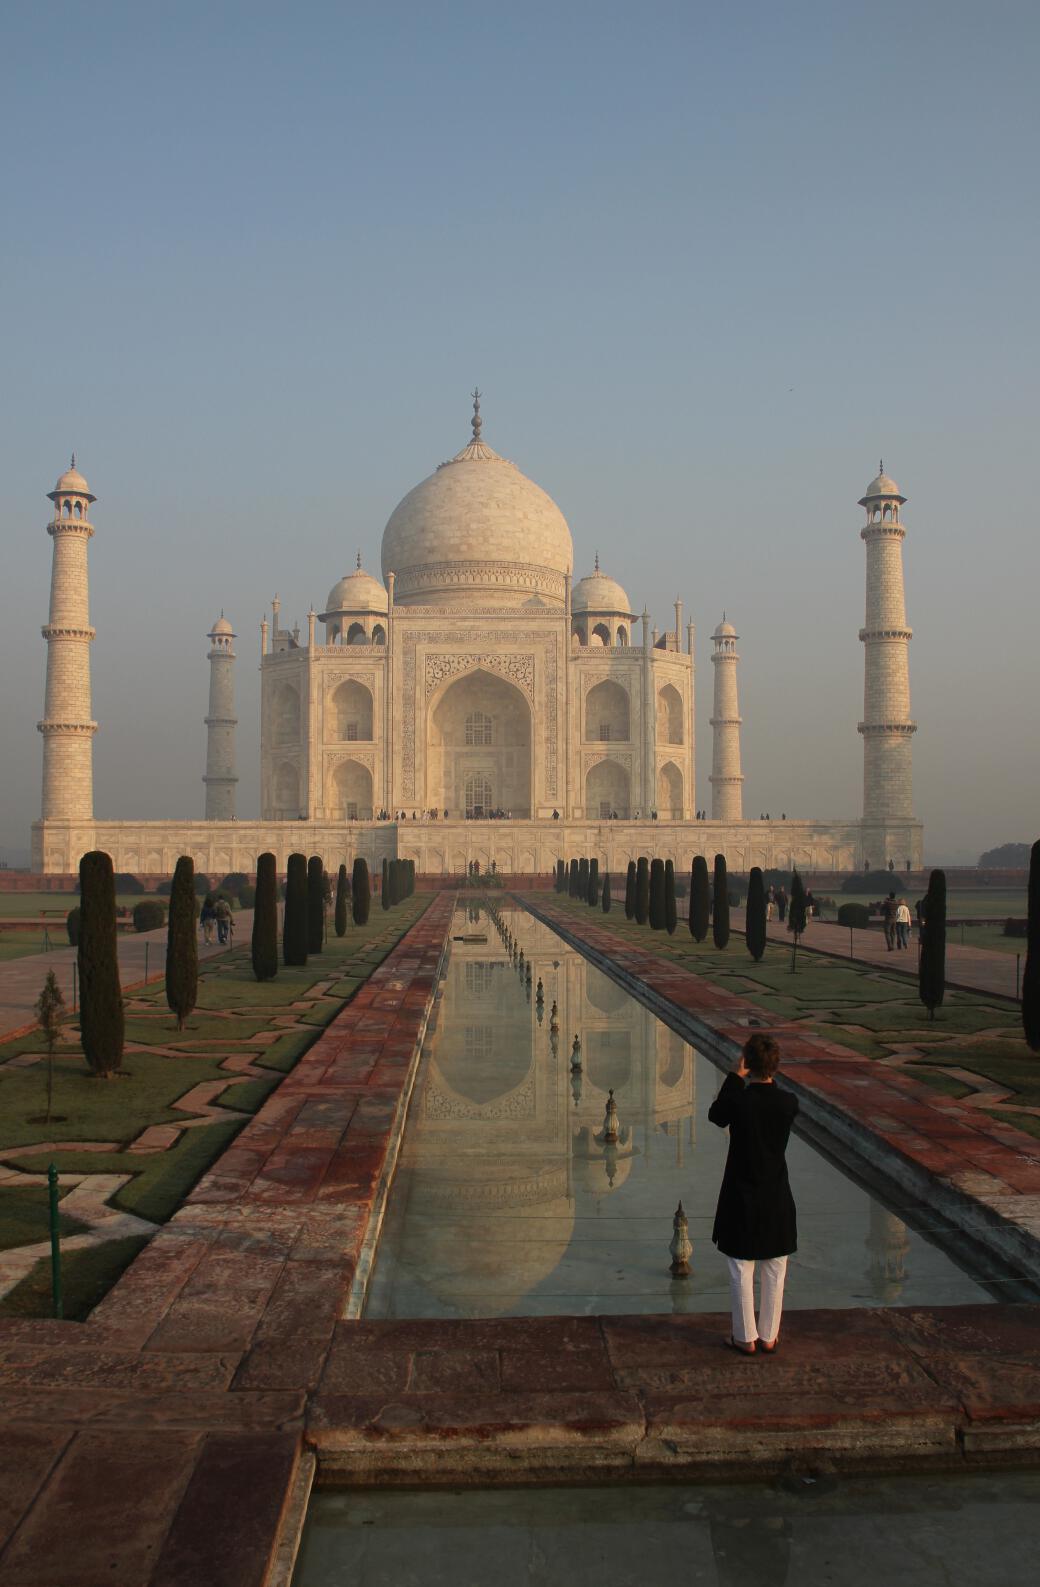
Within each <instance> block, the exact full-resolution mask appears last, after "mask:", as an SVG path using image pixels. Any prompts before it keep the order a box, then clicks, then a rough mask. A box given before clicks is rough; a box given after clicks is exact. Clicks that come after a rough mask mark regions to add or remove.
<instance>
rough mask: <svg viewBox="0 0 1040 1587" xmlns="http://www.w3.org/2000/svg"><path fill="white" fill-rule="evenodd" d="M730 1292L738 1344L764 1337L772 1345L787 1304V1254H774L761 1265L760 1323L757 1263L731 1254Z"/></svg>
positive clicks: (750, 1342) (729, 1257)
mask: <svg viewBox="0 0 1040 1587" xmlns="http://www.w3.org/2000/svg"><path fill="white" fill-rule="evenodd" d="M726 1261H727V1263H728V1264H729V1294H730V1302H731V1304H732V1307H733V1337H734V1339H735V1340H736V1341H737V1343H738V1344H742V1345H749V1344H753V1343H754V1341H755V1340H756V1339H764V1340H765V1342H766V1344H767V1345H771V1344H772V1342H773V1340H774V1339H775V1338H776V1336H777V1334H778V1333H779V1332H780V1313H781V1311H782V1310H783V1305H784V1279H785V1278H786V1277H787V1258H786V1256H771V1257H768V1258H766V1259H764V1260H763V1261H761V1262H759V1263H758V1264H757V1265H758V1267H760V1268H761V1270H762V1271H761V1275H760V1278H759V1287H760V1290H761V1296H760V1304H759V1311H758V1326H757V1327H756V1326H755V1266H756V1264H755V1263H754V1262H745V1261H742V1260H741V1258H740V1257H737V1256H727V1258H726Z"/></svg>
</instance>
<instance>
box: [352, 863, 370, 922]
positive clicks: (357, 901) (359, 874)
mask: <svg viewBox="0 0 1040 1587" xmlns="http://www.w3.org/2000/svg"><path fill="white" fill-rule="evenodd" d="M350 907H351V910H352V912H353V915H354V924H355V926H367V925H368V914H369V910H370V909H371V907H372V882H371V879H370V877H369V874H368V861H367V860H363V859H362V858H361V855H360V854H359V855H358V857H357V859H356V860H355V861H354V874H353V875H352V877H351V879H350Z"/></svg>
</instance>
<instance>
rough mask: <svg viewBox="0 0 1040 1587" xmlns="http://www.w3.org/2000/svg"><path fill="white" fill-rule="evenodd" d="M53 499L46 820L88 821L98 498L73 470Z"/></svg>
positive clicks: (42, 729)
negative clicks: (92, 545) (92, 565)
mask: <svg viewBox="0 0 1040 1587" xmlns="http://www.w3.org/2000/svg"><path fill="white" fill-rule="evenodd" d="M47 494H48V499H49V500H50V501H52V502H53V503H54V517H53V518H52V520H51V522H50V523H49V524H48V525H47V533H48V534H49V535H50V536H51V538H52V540H53V541H54V557H53V561H52V563H51V605H50V616H49V618H48V621H47V626H46V627H45V628H44V629H43V637H44V639H45V640H46V641H47V696H46V700H45V703H44V708H43V721H42V722H37V724H36V725H37V727H38V728H39V730H40V732H41V733H42V734H43V809H42V814H43V819H44V820H45V821H53V820H59V821H90V820H92V819H93V815H94V767H93V743H94V734H95V733H96V732H97V723H96V722H95V721H93V719H92V718H91V714H90V644H91V641H92V639H93V638H94V630H93V628H91V626H90V610H89V599H88V589H87V542H88V540H89V539H90V537H91V535H92V534H93V533H94V530H93V529H92V527H91V525H90V523H89V522H88V518H87V514H88V512H89V511H90V504H91V502H93V501H96V499H97V498H96V497H95V496H92V495H91V493H90V487H89V486H88V484H87V482H86V480H85V479H84V478H83V475H82V474H80V473H79V472H78V471H77V469H76V454H75V453H73V454H72V466H71V468H69V469H68V470H67V472H66V473H64V474H63V475H62V476H61V478H60V479H59V481H58V483H57V484H56V485H55V487H54V489H53V490H52V491H48V493H47Z"/></svg>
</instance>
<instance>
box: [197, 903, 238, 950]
mask: <svg viewBox="0 0 1040 1587" xmlns="http://www.w3.org/2000/svg"><path fill="white" fill-rule="evenodd" d="M199 925H200V926H201V927H202V940H203V942H205V943H212V941H213V932H214V930H215V931H216V933H217V942H218V943H219V944H220V946H221V947H222V948H224V947H227V945H228V943H229V942H230V941H231V939H232V937H233V936H234V934H235V917H234V915H233V914H232V912H231V905H230V904H229V903H228V901H227V899H226V898H224V897H220V898H214V897H213V895H212V894H211V893H207V894H206V897H205V898H204V899H203V900H202V908H201V910H200V911H199Z"/></svg>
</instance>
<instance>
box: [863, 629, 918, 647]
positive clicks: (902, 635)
mask: <svg viewBox="0 0 1040 1587" xmlns="http://www.w3.org/2000/svg"><path fill="white" fill-rule="evenodd" d="M859 637H860V639H862V641H863V643H864V644H867V643H869V641H870V640H872V639H902V640H911V639H913V637H914V631H913V629H912V628H861V629H860V631H859Z"/></svg>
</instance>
